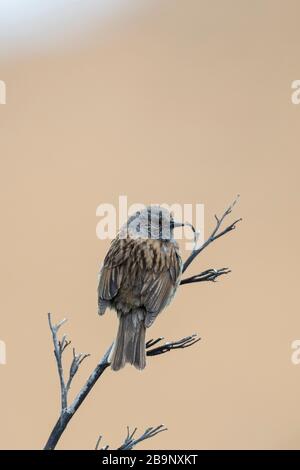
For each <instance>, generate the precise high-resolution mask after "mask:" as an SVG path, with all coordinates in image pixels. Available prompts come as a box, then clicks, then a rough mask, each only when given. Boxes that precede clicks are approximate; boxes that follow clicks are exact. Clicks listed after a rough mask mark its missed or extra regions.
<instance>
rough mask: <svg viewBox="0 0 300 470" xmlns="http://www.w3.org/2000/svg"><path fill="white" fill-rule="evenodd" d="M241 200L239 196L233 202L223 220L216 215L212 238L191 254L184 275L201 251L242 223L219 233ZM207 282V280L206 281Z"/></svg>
mask: <svg viewBox="0 0 300 470" xmlns="http://www.w3.org/2000/svg"><path fill="white" fill-rule="evenodd" d="M238 199H239V195H238V196H237V197H236V199H235V200H234V201H233V203H232V204H231V205H230V206H229V207H228V208H227V209H226V211H225V212H224V214H223V215H222V217H221V218H219V217H217V216H216V215H215V219H216V222H217V224H216V227H215V228H214V230H213V231H212V233H211V234H210V236H209V237H208V239H207V240H206V241H205V242H204V243H203V245H201V246H200V247H199V248H195V249H194V250H193V251H192V253H191V254H190V256H189V257H188V258H187V260H186V261H185V263H184V265H183V269H182V272H183V273H184V272H185V271H186V270H187V268H188V267H189V265H190V264H191V263H192V261H194V259H195V258H196V256H198V255H199V253H201V251H203V250H204V248H206V247H207V246H208V245H210V244H211V243H212V242H214V241H215V240H217V239H218V238H220V237H222V236H223V235H225V234H226V233H228V232H231V231H232V230H234V229H235V228H236V224H237V223H238V222H240V221H241V220H242V219H237V220H235V221H234V222H233V223H231V224H230V225H228V227H226V228H225V229H224V230H222V231H221V232H219V229H220V228H221V225H222V223H223V221H224V219H225V218H226V217H227V216H228V215H229V214H231V212H232V209H233V208H234V206H235V205H236V203H237V201H238ZM205 280H206V279H205Z"/></svg>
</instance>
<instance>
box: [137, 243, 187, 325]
mask: <svg viewBox="0 0 300 470" xmlns="http://www.w3.org/2000/svg"><path fill="white" fill-rule="evenodd" d="M181 265H182V263H181V258H180V256H179V254H178V252H177V250H176V249H175V248H174V249H172V251H171V254H170V264H169V266H167V267H166V268H165V269H164V270H163V271H158V272H153V271H152V272H147V273H146V275H145V277H144V284H143V289H142V303H143V305H144V306H145V308H146V311H147V314H146V318H145V326H146V327H147V328H148V327H149V326H151V325H152V323H153V322H154V320H155V318H156V317H157V315H158V314H159V313H160V312H161V311H162V310H163V309H164V308H165V307H166V306H167V305H168V304H169V302H170V301H171V300H172V297H173V295H174V294H175V291H176V288H177V286H178V283H179V279H180V275H181Z"/></svg>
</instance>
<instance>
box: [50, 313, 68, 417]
mask: <svg viewBox="0 0 300 470" xmlns="http://www.w3.org/2000/svg"><path fill="white" fill-rule="evenodd" d="M66 321H67V320H66V318H64V319H63V320H61V321H60V322H59V323H57V324H56V325H53V323H52V319H51V313H48V322H49V326H50V330H51V333H52V339H53V345H54V355H55V359H56V365H57V371H58V376H59V381H60V395H61V410H62V411H63V410H65V409H66V408H67V405H68V403H67V389H66V384H65V379H64V371H63V366H62V353H63V348H62V346H61V343H60V342H59V341H58V338H57V332H58V330H59V328H60V327H61V326H62V325H63V324H64V323H66Z"/></svg>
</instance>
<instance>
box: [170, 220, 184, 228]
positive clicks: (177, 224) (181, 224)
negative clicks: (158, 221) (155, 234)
mask: <svg viewBox="0 0 300 470" xmlns="http://www.w3.org/2000/svg"><path fill="white" fill-rule="evenodd" d="M184 225H185V224H183V223H182V222H175V221H174V222H173V227H174V228H176V227H183V226H184Z"/></svg>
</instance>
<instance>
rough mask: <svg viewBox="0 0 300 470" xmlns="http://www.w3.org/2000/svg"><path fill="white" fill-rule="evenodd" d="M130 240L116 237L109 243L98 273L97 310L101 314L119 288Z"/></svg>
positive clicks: (128, 253) (128, 252)
mask: <svg viewBox="0 0 300 470" xmlns="http://www.w3.org/2000/svg"><path fill="white" fill-rule="evenodd" d="M130 245H131V242H130V241H128V240H123V239H121V240H120V239H119V238H116V239H115V240H113V242H112V243H111V246H110V248H109V250H108V253H107V255H106V257H105V259H104V263H103V266H102V268H101V270H100V274H99V284H98V312H99V314H100V315H103V313H104V312H105V309H106V307H107V306H108V304H109V301H110V300H111V299H113V298H114V297H115V296H116V295H117V293H118V290H119V288H120V285H121V282H122V278H123V264H124V262H125V261H126V260H127V259H128V257H129V255H130V251H131V249H130Z"/></svg>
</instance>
